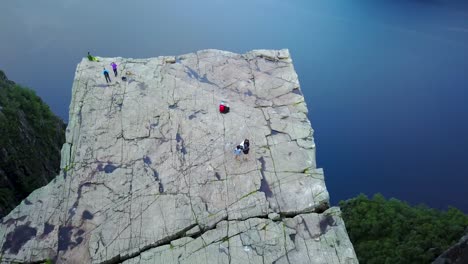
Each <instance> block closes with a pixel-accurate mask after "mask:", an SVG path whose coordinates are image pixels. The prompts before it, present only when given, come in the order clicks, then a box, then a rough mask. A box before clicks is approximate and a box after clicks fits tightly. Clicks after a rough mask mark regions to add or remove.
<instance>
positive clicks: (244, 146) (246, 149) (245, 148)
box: [240, 139, 250, 159]
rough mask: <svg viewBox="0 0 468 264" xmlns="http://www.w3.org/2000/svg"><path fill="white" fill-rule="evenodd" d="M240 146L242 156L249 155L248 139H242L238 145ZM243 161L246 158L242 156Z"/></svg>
mask: <svg viewBox="0 0 468 264" xmlns="http://www.w3.org/2000/svg"><path fill="white" fill-rule="evenodd" d="M240 146H241V147H242V152H244V155H247V154H249V150H250V142H249V140H248V139H244V141H242V143H240ZM244 159H247V156H244Z"/></svg>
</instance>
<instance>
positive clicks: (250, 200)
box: [0, 50, 357, 264]
mask: <svg viewBox="0 0 468 264" xmlns="http://www.w3.org/2000/svg"><path fill="white" fill-rule="evenodd" d="M112 61H115V62H116V63H117V64H118V65H119V73H120V74H121V76H118V77H117V78H112V77H111V78H112V83H111V84H109V85H107V84H106V83H105V79H104V76H101V69H102V67H103V66H106V65H108V64H110V63H111V62H112ZM122 76H125V77H126V81H123V80H122V79H121V78H120V77H122ZM221 101H225V102H227V103H228V104H229V106H230V112H229V113H227V114H221V113H219V111H218V104H219V103H220V102H221ZM69 120H70V121H69V124H68V128H67V131H66V132H67V134H66V143H65V145H64V147H63V149H62V162H61V166H62V173H61V175H59V176H58V177H57V178H56V180H55V181H54V182H52V183H50V184H49V185H47V186H45V187H43V188H42V189H39V190H37V191H35V192H34V193H32V194H31V195H30V196H29V197H28V200H29V201H31V202H32V204H31V205H28V206H24V205H20V206H19V207H17V208H16V209H15V210H13V211H12V212H11V213H10V215H8V216H7V217H6V218H5V219H6V220H4V223H3V224H2V225H1V228H0V235H1V237H2V244H3V245H5V243H6V242H7V241H6V238H7V237H11V235H9V234H11V232H15V228H16V227H17V226H21V225H25V223H28V225H27V226H28V227H29V228H32V229H34V230H37V232H36V233H35V234H34V236H32V237H31V238H30V239H28V240H27V241H24V242H23V241H21V246H20V248H19V249H18V251H16V250H15V251H12V250H11V249H9V248H8V247H5V246H3V248H4V250H3V260H8V261H20V262H28V261H31V262H32V261H41V260H45V259H53V260H54V261H56V262H57V263H122V262H123V263H166V264H167V263H246V261H249V263H277V264H278V263H357V258H356V255H355V254H354V250H353V247H352V244H351V243H350V241H349V239H348V236H347V233H346V229H345V226H344V223H343V221H342V219H341V216H340V211H339V209H338V208H329V209H328V207H329V206H328V204H329V195H328V192H327V189H326V186H325V182H324V176H323V170H322V169H320V168H317V167H316V162H315V144H314V141H313V130H312V128H311V126H310V122H309V120H308V118H307V106H306V104H305V101H304V98H303V96H302V93H301V92H300V87H299V81H298V77H297V74H296V73H295V71H294V67H293V64H292V60H291V58H290V55H289V52H288V51H287V50H280V51H274V50H257V51H251V52H248V53H246V54H235V53H231V52H225V51H219V50H202V51H198V52H196V53H190V54H185V55H181V56H175V57H158V58H150V59H123V58H100V60H99V62H90V61H88V60H86V59H83V60H82V62H81V63H80V64H79V65H78V67H77V70H76V74H75V80H74V83H73V96H72V102H71V104H70V118H69ZM245 138H248V139H249V140H250V142H251V146H250V153H249V154H248V155H246V156H244V157H245V158H246V159H244V157H241V159H239V160H236V159H235V157H234V154H233V150H234V148H235V146H236V145H237V144H239V143H240V142H241V141H242V140H244V139H245ZM20 217H23V218H22V219H21V220H11V221H14V225H13V224H6V222H5V221H8V219H20ZM30 233H31V234H32V233H34V232H30Z"/></svg>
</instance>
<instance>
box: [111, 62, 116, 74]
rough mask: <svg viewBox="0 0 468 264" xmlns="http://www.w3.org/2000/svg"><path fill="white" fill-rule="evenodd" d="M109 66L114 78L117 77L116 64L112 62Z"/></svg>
mask: <svg viewBox="0 0 468 264" xmlns="http://www.w3.org/2000/svg"><path fill="white" fill-rule="evenodd" d="M111 66H112V70H114V74H115V77H117V64H115V62H112V63H111Z"/></svg>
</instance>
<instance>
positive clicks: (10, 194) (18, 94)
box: [0, 71, 65, 217]
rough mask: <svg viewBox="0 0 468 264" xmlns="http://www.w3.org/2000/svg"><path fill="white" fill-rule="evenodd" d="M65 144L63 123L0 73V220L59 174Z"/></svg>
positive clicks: (40, 101)
mask: <svg viewBox="0 0 468 264" xmlns="http://www.w3.org/2000/svg"><path fill="white" fill-rule="evenodd" d="M64 142H65V127H64V124H63V122H62V120H60V119H59V118H58V117H56V116H55V115H54V114H52V112H51V111H50V110H49V107H48V106H47V105H46V104H45V103H44V102H42V100H41V99H40V98H39V97H38V96H36V94H35V93H34V92H33V91H31V90H29V89H26V88H23V87H20V86H18V85H16V84H15V83H14V82H13V81H10V80H8V78H7V77H6V75H5V74H4V73H3V71H0V217H3V216H5V215H6V214H7V213H9V212H10V211H11V210H12V209H13V208H15V207H16V205H18V204H19V203H20V202H21V200H23V199H24V198H26V197H27V196H28V195H29V194H30V193H31V192H32V191H34V190H35V189H37V188H39V187H42V186H44V185H46V184H47V183H48V182H49V181H50V180H52V179H53V178H54V177H55V176H56V175H57V173H59V168H60V148H61V147H62V145H63V143H64Z"/></svg>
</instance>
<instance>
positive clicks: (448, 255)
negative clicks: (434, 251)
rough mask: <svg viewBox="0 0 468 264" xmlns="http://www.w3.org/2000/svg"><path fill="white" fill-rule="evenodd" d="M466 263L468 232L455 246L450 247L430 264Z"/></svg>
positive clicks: (467, 258) (467, 261) (467, 259)
mask: <svg viewBox="0 0 468 264" xmlns="http://www.w3.org/2000/svg"><path fill="white" fill-rule="evenodd" d="M464 263H468V230H466V232H465V235H464V236H463V237H462V238H461V239H460V241H458V243H457V244H455V245H453V246H451V247H450V248H449V249H447V250H446V251H445V252H444V253H443V254H442V255H440V256H439V257H438V258H437V259H436V260H434V262H432V264H464Z"/></svg>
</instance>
